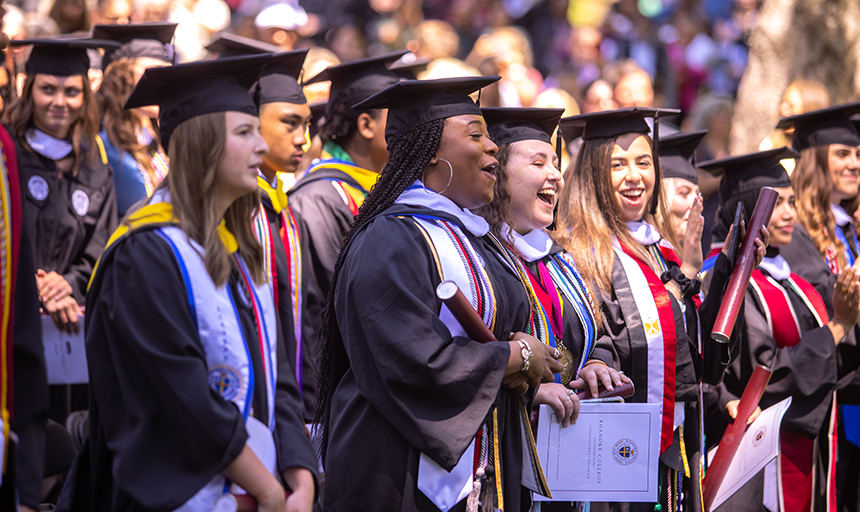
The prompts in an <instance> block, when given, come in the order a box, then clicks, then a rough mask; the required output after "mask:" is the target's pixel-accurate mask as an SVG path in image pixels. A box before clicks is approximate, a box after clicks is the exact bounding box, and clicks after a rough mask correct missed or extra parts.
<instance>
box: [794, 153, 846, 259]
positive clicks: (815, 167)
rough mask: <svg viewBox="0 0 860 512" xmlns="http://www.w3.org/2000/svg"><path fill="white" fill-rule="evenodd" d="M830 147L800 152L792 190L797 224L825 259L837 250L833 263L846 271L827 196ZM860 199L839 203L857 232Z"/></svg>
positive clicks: (828, 189) (829, 181)
mask: <svg viewBox="0 0 860 512" xmlns="http://www.w3.org/2000/svg"><path fill="white" fill-rule="evenodd" d="M829 149H830V146H813V147H811V148H806V149H804V150H803V151H801V152H800V159H799V160H798V161H797V166H796V167H795V169H794V172H792V173H791V186H792V188H793V189H794V193H795V196H796V198H795V199H796V201H797V202H796V206H795V207H796V208H797V220H798V221H799V222H800V223H801V224H803V227H805V228H806V230H807V231H808V232H809V236H810V237H812V242H813V243H814V244H815V247H816V248H817V249H818V252H819V253H820V254H821V257H825V255H826V254H827V249H828V248H830V246H831V245H832V246H833V247H834V248H835V249H836V259H837V261H838V262H839V266H840V268H841V267H845V266H847V265H848V262H847V261H846V260H845V246H844V245H843V244H842V242H840V241H839V239H838V238H837V237H836V236H835V232H836V231H835V230H836V229H837V228H836V218H835V217H834V216H833V212H832V211H831V210H830V193H831V192H832V190H833V181H832V180H831V178H830V165H829V163H828V158H827V155H828V151H829ZM858 202H860V196H854V197H853V198H851V199H846V200H844V201H842V202H841V203H840V206H842V207H843V208H845V211H846V212H847V213H848V215H850V216H851V217H852V221H851V222H852V225H853V227H854V229H855V231H856V229H857V224H856V222H855V221H854V220H853V217H854V212H855V211H856V210H857V207H858Z"/></svg>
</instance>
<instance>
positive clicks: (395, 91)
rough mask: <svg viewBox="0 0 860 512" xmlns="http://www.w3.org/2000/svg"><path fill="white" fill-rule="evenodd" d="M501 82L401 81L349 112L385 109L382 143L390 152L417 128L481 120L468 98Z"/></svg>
mask: <svg viewBox="0 0 860 512" xmlns="http://www.w3.org/2000/svg"><path fill="white" fill-rule="evenodd" d="M500 79H501V77H499V76H476V77H463V78H440V79H438V80H404V81H402V82H397V83H395V84H394V85H391V86H389V87H388V88H386V89H384V90H382V91H379V92H378V93H376V94H374V95H373V96H371V97H369V98H367V99H366V100H364V101H362V102H361V103H358V104H356V105H353V106H352V108H354V109H356V110H366V109H374V108H387V109H388V119H387V121H386V126H385V142H387V143H388V147H389V148H390V147H391V145H392V144H394V142H395V141H396V140H397V139H398V138H400V136H401V135H403V134H404V133H406V132H408V131H409V130H411V129H412V128H414V127H416V126H418V125H419V124H423V123H426V122H428V121H433V120H436V119H445V118H448V117H454V116H461V115H465V114H473V115H477V116H480V115H481V109H480V107H478V105H477V104H476V103H475V102H474V101H472V98H470V97H469V95H470V94H472V93H473V92H475V91H479V90H481V89H482V88H484V87H486V86H488V85H490V84H492V83H494V82H497V81H499V80H500Z"/></svg>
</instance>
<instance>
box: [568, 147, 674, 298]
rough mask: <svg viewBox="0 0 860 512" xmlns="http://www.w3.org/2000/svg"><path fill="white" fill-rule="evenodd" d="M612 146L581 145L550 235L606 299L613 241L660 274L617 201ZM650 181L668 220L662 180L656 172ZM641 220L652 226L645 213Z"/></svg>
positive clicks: (665, 233)
mask: <svg viewBox="0 0 860 512" xmlns="http://www.w3.org/2000/svg"><path fill="white" fill-rule="evenodd" d="M645 138H647V139H648V141H649V143H650V140H651V139H650V138H649V137H648V136H647V135H646V136H645ZM615 140H616V138H600V139H591V140H587V141H585V142H584V143H583V145H582V149H581V150H580V151H579V155H578V156H577V159H576V164H575V165H574V169H573V171H571V172H568V173H567V182H566V183H565V186H564V190H562V192H561V195H560V196H559V199H558V201H559V207H558V219H557V221H556V230H555V233H554V234H553V238H555V240H556V242H558V244H559V245H561V246H562V247H564V249H565V250H566V251H567V252H569V253H570V254H572V255H574V258H577V259H576V263H577V265H578V267H579V270H580V272H581V273H582V277H583V278H584V279H585V280H587V281H591V282H593V283H595V284H596V285H597V287H598V288H600V289H601V290H602V291H603V292H605V293H609V292H610V291H611V289H612V264H613V262H614V261H615V251H614V250H613V249H612V237H613V236H615V237H617V238H618V240H619V242H621V243H622V244H623V245H624V246H625V247H627V249H629V250H630V251H631V252H632V253H633V254H634V255H635V256H636V257H637V258H639V259H640V260H641V261H643V262H647V263H648V265H649V266H650V267H651V268H652V270H654V271H655V272H657V273H659V271H658V270H657V269H656V268H655V266H654V263H653V262H652V261H651V258H650V256H649V255H648V252H647V250H646V249H645V247H644V246H642V244H640V243H639V242H637V241H636V239H634V238H633V236H632V235H631V233H630V229H629V228H628V227H627V224H626V222H625V220H624V215H623V213H622V211H621V207H620V206H619V205H618V202H617V200H616V198H615V190H614V189H613V187H612V150H613V148H614V147H615ZM654 178H655V191H656V193H657V194H658V195H659V197H658V199H657V211H658V212H659V214H660V215H662V216H663V218H666V217H668V211H667V208H666V201H665V198H664V197H662V193H661V192H660V191H659V190H657V186H656V184H657V183H658V182H659V180H660V179H662V175H661V173H660V172H659V171H658V169H657V168H656V167H655V177H654ZM645 220H646V221H648V222H651V223H653V222H654V219H653V216H652V215H651V214H650V212H648V211H646V213H645ZM655 227H656V228H657V230H658V232H660V234H661V235H662V236H663V238H664V239H666V240H668V241H669V242H670V243H671V244H672V246H673V247H676V248H677V247H678V245H677V243H675V242H674V239H675V236H674V234H672V233H670V232H669V231H667V230H665V229H663V228H662V227H661V226H659V225H656V226H655Z"/></svg>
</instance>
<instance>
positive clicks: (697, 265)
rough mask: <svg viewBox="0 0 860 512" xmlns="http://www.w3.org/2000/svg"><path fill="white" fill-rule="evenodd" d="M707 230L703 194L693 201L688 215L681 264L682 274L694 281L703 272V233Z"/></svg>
mask: <svg viewBox="0 0 860 512" xmlns="http://www.w3.org/2000/svg"><path fill="white" fill-rule="evenodd" d="M704 229H705V218H704V217H702V196H701V194H700V195H698V196H697V197H696V199H694V200H693V204H691V205H690V212H689V214H687V230H686V231H685V232H684V257H683V258H682V262H681V272H683V273H684V275H685V276H687V277H688V278H689V279H693V278H694V277H696V275H697V274H698V273H699V272H701V271H702V262H703V261H704V258H703V256H702V231H703V230H704Z"/></svg>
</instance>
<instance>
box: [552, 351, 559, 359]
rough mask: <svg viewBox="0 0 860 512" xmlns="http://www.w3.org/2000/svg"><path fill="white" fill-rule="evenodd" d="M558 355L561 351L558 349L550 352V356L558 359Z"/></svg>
mask: <svg viewBox="0 0 860 512" xmlns="http://www.w3.org/2000/svg"><path fill="white" fill-rule="evenodd" d="M559 357H561V352H559V351H558V349H555V352H553V353H552V358H553V359H558V358H559Z"/></svg>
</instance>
